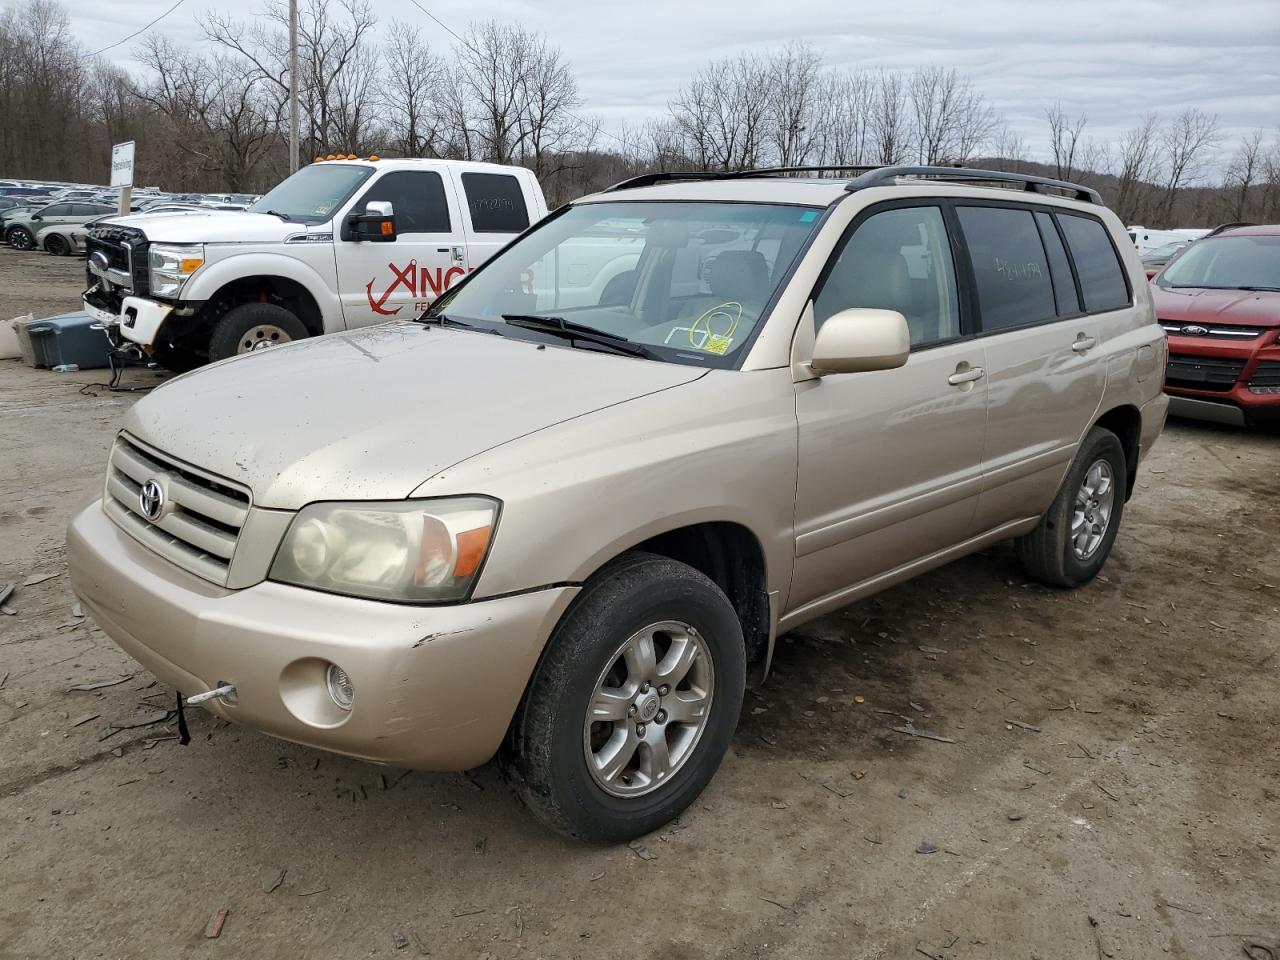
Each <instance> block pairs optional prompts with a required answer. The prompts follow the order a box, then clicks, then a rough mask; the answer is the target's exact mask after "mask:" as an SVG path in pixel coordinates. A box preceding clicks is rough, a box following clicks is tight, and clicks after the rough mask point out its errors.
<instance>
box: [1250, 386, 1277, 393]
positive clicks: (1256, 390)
mask: <svg viewBox="0 0 1280 960" xmlns="http://www.w3.org/2000/svg"><path fill="white" fill-rule="evenodd" d="M1249 392H1250V393H1280V386H1276V387H1250V388H1249Z"/></svg>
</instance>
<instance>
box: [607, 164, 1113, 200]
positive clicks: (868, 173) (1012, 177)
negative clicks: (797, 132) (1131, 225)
mask: <svg viewBox="0 0 1280 960" xmlns="http://www.w3.org/2000/svg"><path fill="white" fill-rule="evenodd" d="M852 171H859V173H858V175H857V176H856V177H854V178H853V179H852V180H850V181H849V182H848V183H847V184H846V185H845V189H846V190H848V191H849V192H851V193H852V192H855V191H858V190H865V189H866V188H868V187H888V186H893V185H894V183H895V181H897V180H898V179H899V178H913V179H921V180H924V179H928V180H942V181H950V182H961V181H978V182H982V183H1009V184H1018V185H1019V186H1021V188H1022V189H1023V190H1027V191H1030V192H1033V193H1049V192H1051V191H1058V192H1061V193H1065V194H1067V195H1068V196H1071V197H1073V198H1074V199H1076V200H1083V201H1086V202H1088V203H1097V204H1101V203H1102V197H1101V196H1099V194H1098V191H1097V190H1094V189H1093V188H1092V187H1086V186H1082V185H1081V184H1078V183H1068V182H1067V181H1066V180H1054V179H1052V178H1050V177H1036V176H1032V175H1030V174H1025V173H1002V172H1000V171H999V170H981V169H978V168H976V167H961V166H955V167H939V166H881V165H867V164H846V165H843V166H813V167H809V166H801V167H761V168H759V169H755V170H710V171H695V170H685V171H663V172H661V173H644V174H641V175H640V176H638V177H631V178H630V179H629V180H623V181H621V182H620V183H615V184H614V185H613V186H611V187H609V188H608V189H606V190H605V191H604V192H605V193H613V192H614V191H617V190H635V189H638V188H639V187H651V186H654V185H655V184H659V183H673V182H677V181H681V180H745V179H749V178H753V177H776V176H781V175H785V174H789V173H849V172H852Z"/></svg>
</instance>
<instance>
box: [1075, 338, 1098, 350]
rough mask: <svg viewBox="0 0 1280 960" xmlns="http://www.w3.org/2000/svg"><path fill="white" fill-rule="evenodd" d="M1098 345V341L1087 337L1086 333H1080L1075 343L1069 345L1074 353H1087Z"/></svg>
mask: <svg viewBox="0 0 1280 960" xmlns="http://www.w3.org/2000/svg"><path fill="white" fill-rule="evenodd" d="M1097 345H1098V341H1097V340H1096V339H1095V338H1093V337H1091V336H1089V335H1088V334H1087V333H1081V334H1078V335H1077V336H1076V342H1075V343H1073V344H1072V345H1071V349H1072V350H1074V351H1075V352H1076V353H1088V352H1089V351H1090V350H1092V349H1093V348H1094V347H1096V346H1097Z"/></svg>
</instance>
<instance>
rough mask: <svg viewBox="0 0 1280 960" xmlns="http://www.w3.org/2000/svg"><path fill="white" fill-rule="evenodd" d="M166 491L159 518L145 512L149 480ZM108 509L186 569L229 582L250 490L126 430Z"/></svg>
mask: <svg viewBox="0 0 1280 960" xmlns="http://www.w3.org/2000/svg"><path fill="white" fill-rule="evenodd" d="M148 480H155V481H156V482H158V483H159V484H160V486H161V488H162V489H163V490H164V491H165V506H164V508H163V510H162V511H161V514H160V517H159V519H157V520H155V521H154V522H153V521H150V520H148V519H147V518H146V517H145V516H143V514H142V506H141V503H140V498H139V495H140V493H141V490H142V486H143V484H145V483H146V482H147V481H148ZM102 503H103V509H105V510H106V512H107V515H108V516H109V517H111V519H112V520H114V521H115V523H116V524H117V525H118V526H119V527H120V528H121V529H123V530H124V531H125V532H126V533H128V534H129V535H130V536H132V537H133V538H134V539H136V540H137V541H138V542H139V543H142V544H143V545H144V546H147V547H149V548H150V549H152V550H154V551H155V552H156V553H158V554H160V556H162V557H164V558H166V559H168V560H170V561H172V562H173V563H175V564H177V565H178V566H180V567H182V568H183V569H184V570H188V571H190V572H191V573H194V574H196V575H197V576H200V577H204V578H205V579H206V580H212V581H213V582H214V583H217V584H222V585H225V584H226V582H227V573H228V571H229V570H230V567H231V556H232V554H234V553H235V549H236V540H237V539H238V537H239V535H240V528H241V527H243V526H244V522H245V518H246V517H247V516H248V514H249V492H248V491H247V490H245V489H244V488H243V487H240V486H237V485H236V484H233V483H231V482H230V481H228V480H222V479H220V478H218V477H215V476H214V475H212V474H206V473H203V472H201V471H197V470H194V469H192V468H191V467H188V466H186V465H185V464H180V463H177V462H175V461H173V460H170V459H169V458H167V457H165V456H164V455H163V454H160V453H158V452H156V451H153V450H151V449H150V448H144V447H143V446H141V445H140V444H138V443H136V442H135V441H133V440H130V439H128V438H127V437H125V436H124V435H123V434H122V435H121V436H120V437H119V438H117V440H116V444H115V446H114V447H113V448H112V450H111V462H110V465H109V466H108V468H107V491H106V496H105V497H103V501H102Z"/></svg>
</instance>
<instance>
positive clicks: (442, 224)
mask: <svg viewBox="0 0 1280 960" xmlns="http://www.w3.org/2000/svg"><path fill="white" fill-rule="evenodd" d="M370 201H388V202H390V204H391V209H392V211H393V212H394V213H395V217H396V232H397V233H448V232H449V229H450V223H449V202H448V201H447V200H446V199H445V195H444V181H443V180H442V179H440V174H438V173H432V172H430V171H428V170H396V171H394V172H393V173H388V174H387V175H386V176H384V177H383V178H382V179H381V180H378V181H375V182H374V184H373V186H371V187H370V188H369V189H368V190H367V191H365V195H364V196H363V197H361V198H360V202H359V203H357V204H356V206H355V209H356V210H363V209H364V208H365V205H366V204H368V203H369V202H370Z"/></svg>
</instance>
